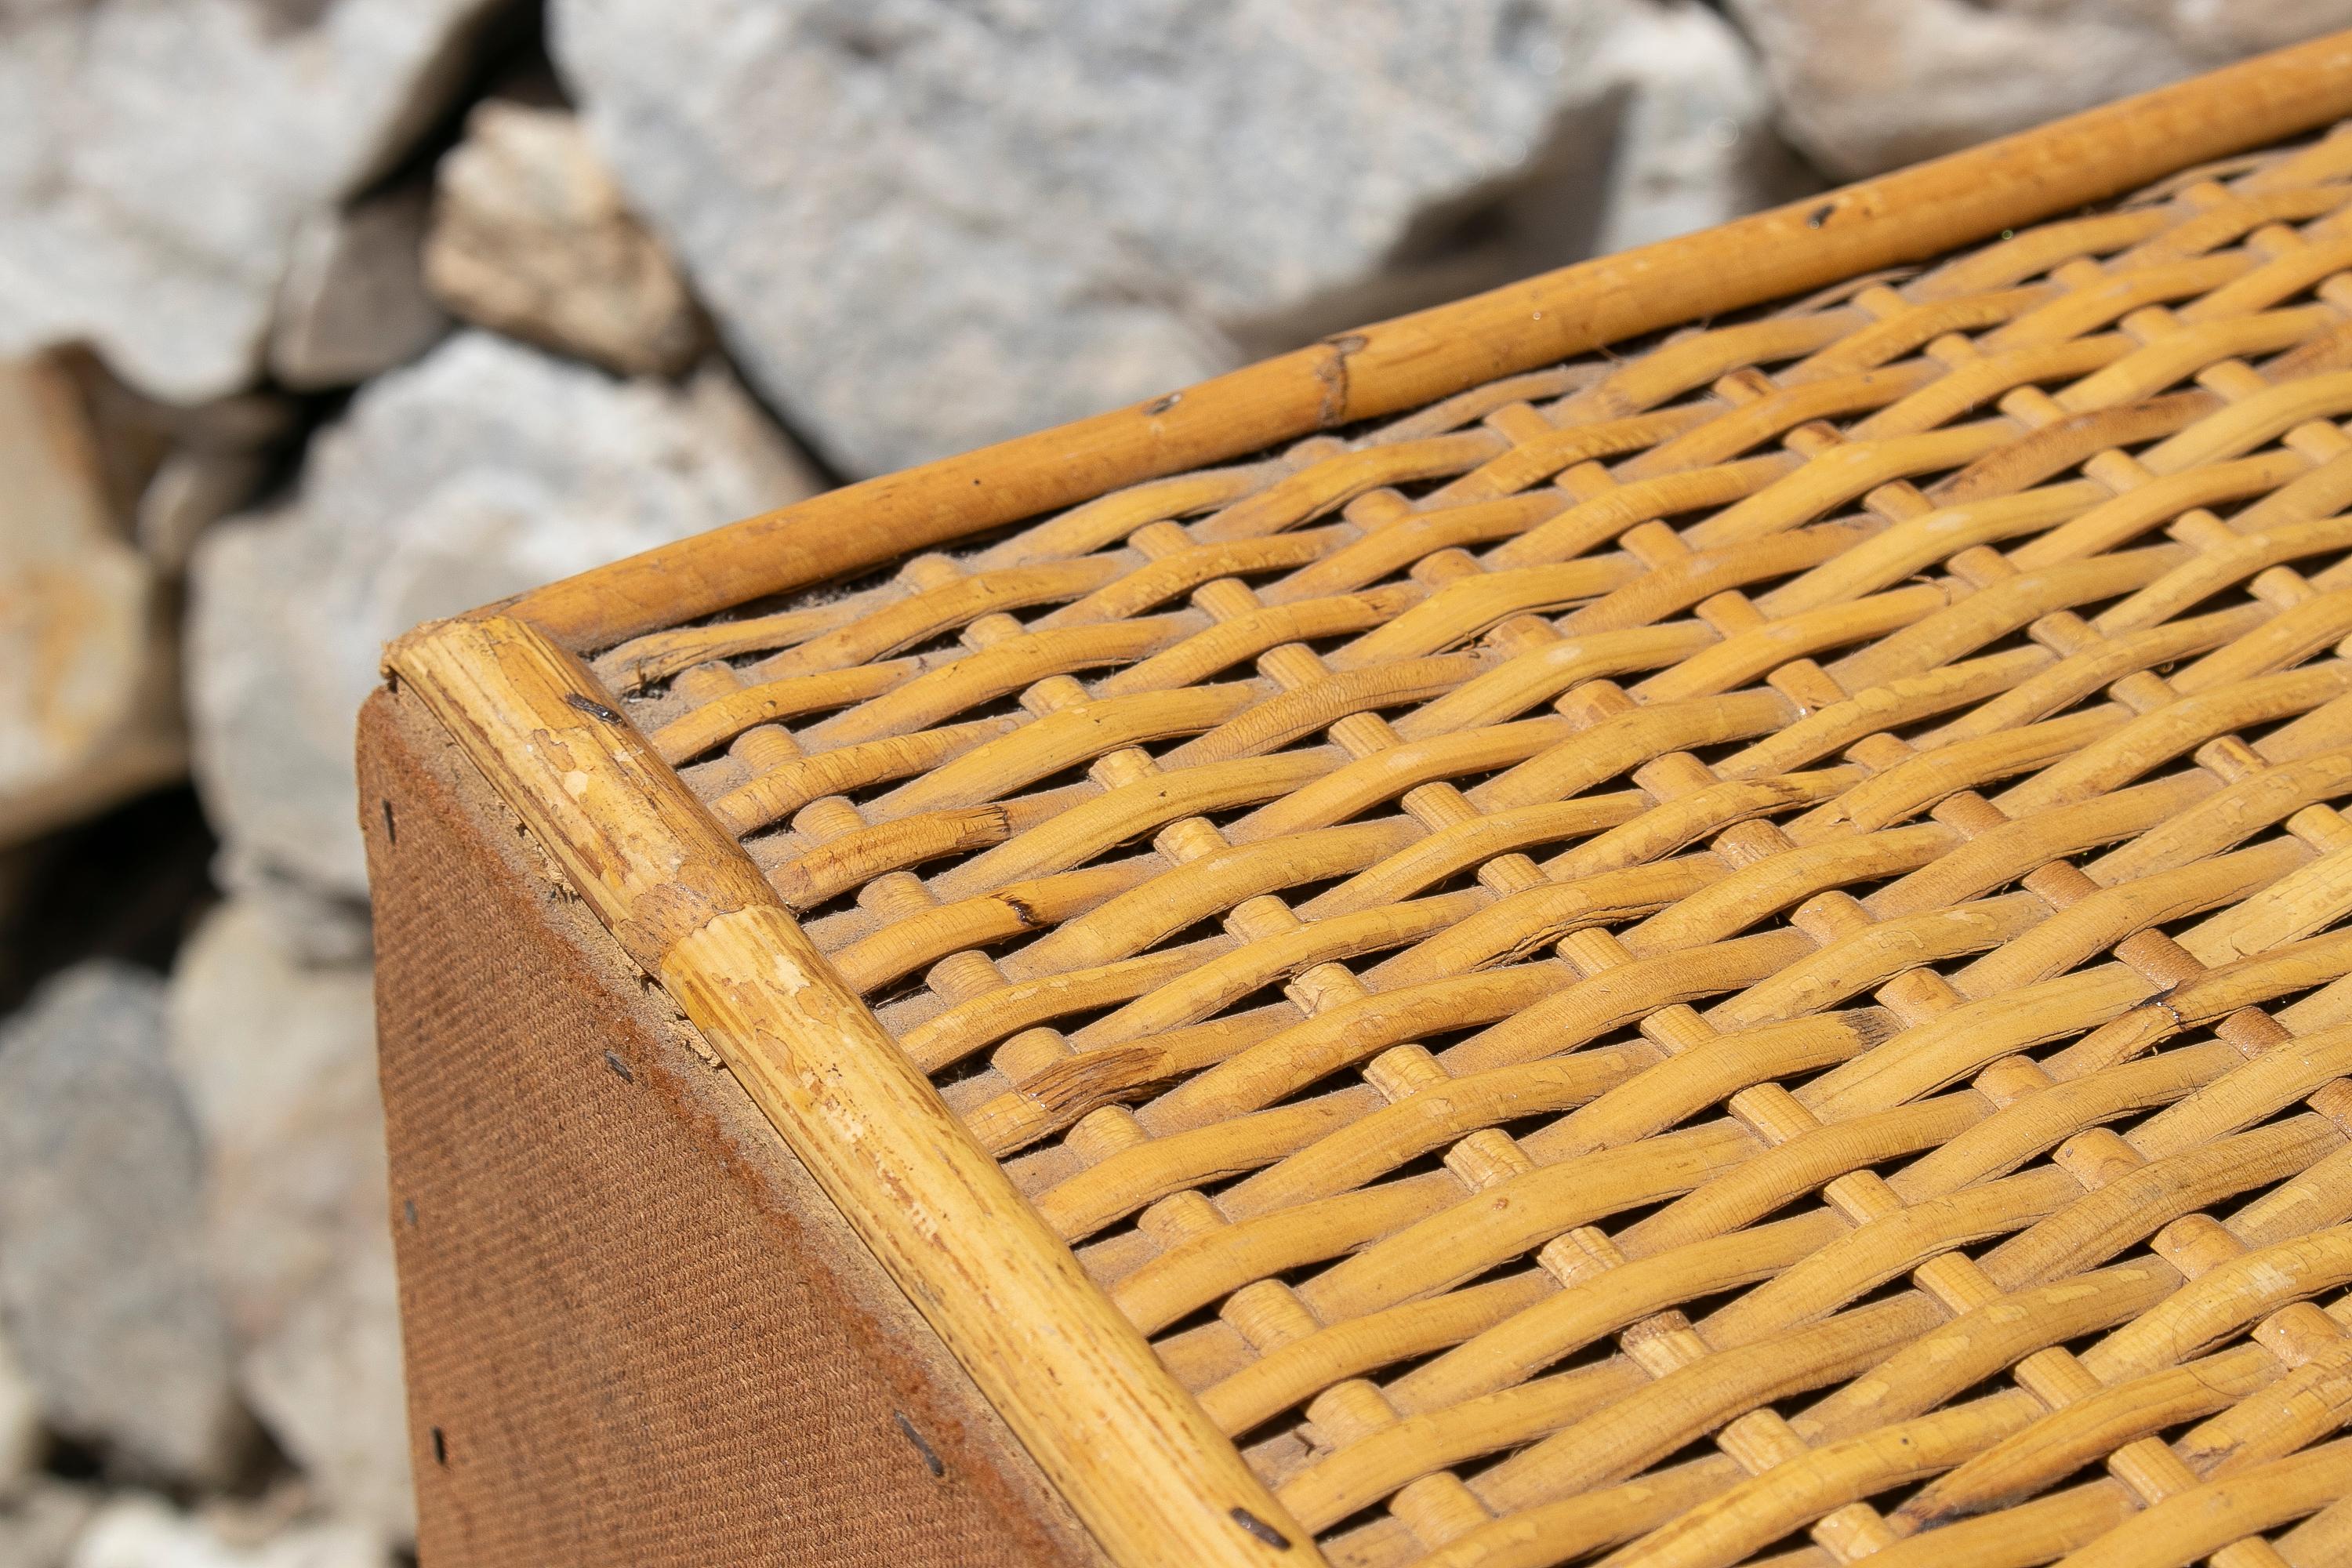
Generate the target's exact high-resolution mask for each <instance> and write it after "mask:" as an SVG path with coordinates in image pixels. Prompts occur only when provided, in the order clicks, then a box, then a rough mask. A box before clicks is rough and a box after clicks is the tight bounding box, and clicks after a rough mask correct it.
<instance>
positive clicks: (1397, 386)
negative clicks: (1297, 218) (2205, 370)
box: [488, 32, 2352, 653]
mask: <svg viewBox="0 0 2352 1568" xmlns="http://www.w3.org/2000/svg"><path fill="white" fill-rule="evenodd" d="M2347 114H2352V32H2346V33H2338V34H2335V35H2333V36H2331V37H2325V38H2320V39H2316V40H2315V41H2313V42H2311V43H2307V44H2302V45H2298V46H2296V47H2292V48H2287V49H2281V50H2278V51H2276V52H2274V53H2272V54H2268V55H2264V56H2261V57H2259V58H2255V59H2252V60H2248V61H2244V62H2242V63H2241V64H2239V65H2236V66H2232V67H2230V68H2225V69H2222V70H2219V71H2215V72H2212V73H2210V74H2209V75H2206V76H2201V77H2198V78H2195V79H2191V80H2189V81H2184V82H2180V83H2178V84H2176V85H2174V86H2171V87H2167V88H2161V89H2158V90H2156V91H2154V92H2149V93H2144V94H2141V95H2140V96H2138V97H2136V98H2130V99H2126V100H2123V101H2121V102H2118V103H2112V104H2108V105H2105V106H2104V107H2102V108H2098V109H2093V110H2086V111H2085V112H2084V113H2081V114H2076V115H2073V116H2070V117H2068V118H2066V119H2064V120H2059V121H2053V122H2052V123H2050V124H2048V125H2045V126H2042V127H2039V128H2037V129H2034V130H2031V131H2025V132H2019V133H2018V134H2016V135H2013V136H2009V137H2004V138H2002V139H2000V140H1999V141H1996V142H1987V143H1985V144H1984V145H1982V146H1980V147H1974V148H1970V149H1968V150H1966V151H1964V152H1959V153H1952V154H1950V155H1949V156H1948V157H1943V158H1938V159H1936V160H1934V161H1932V162H1929V163H1921V164H1917V165H1916V166H1914V167H1911V168H1907V169H1901V170H1897V171H1895V173H1893V174H1885V175H1882V176H1880V177H1879V178H1876V179H1873V180H1865V181H1862V182H1860V183H1858V184H1851V185H1847V186H1844V187H1843V188H1842V189H1839V190H1836V191H1832V192H1829V193H1827V194H1825V195H1818V196H1812V197H1809V198H1807V199H1805V200H1803V201H1801V202H1795V203H1791V204H1790V205H1786V206H1782V207H1778V208H1774V209H1772V210H1770V211H1767V212H1762V213H1757V214H1754V215H1752V216H1748V217H1744V218H1739V219H1737V220H1735V221H1733V222H1731V223H1727V224H1724V225H1722V226H1718V227H1716V228H1712V229H1707V230H1705V231H1704V232H1701V233H1698V234H1691V235H1685V236H1682V237H1677V238H1674V239H1667V240H1662V241H1659V242H1658V243H1656V244H1654V245H1646V246H1643V247H1638V248H1636V249H1633V250H1628V251H1623V252H1621V253H1619V254H1617V255H1613V256H1603V257H1596V258H1592V259H1591V260H1588V261H1580V262H1578V263H1576V264H1575V265H1573V266H1570V267H1563V268H1558V269H1557V270H1554V271H1551V272H1546V273H1541V274H1538V276H1536V277H1534V278H1530V279H1526V280H1524V281H1522V282H1518V283H1513V284H1509V285H1507V286H1506V287H1503V288H1500V289H1490V290H1488V291H1487V292H1486V293H1483V294H1475V295H1472V296H1470V297H1469V298H1467V299H1465V300H1456V301H1454V303H1452V304H1447V305H1440V306H1436V307H1433V308H1432V309H1429V310H1420V311H1416V312H1414V313H1412V314H1411V315H1405V316H1399V317H1396V318H1395V319H1393V320H1391V321H1383V322H1380V323H1378V324H1376V325H1372V326H1369V327H1364V328H1362V329H1360V330H1359V331H1354V332H1349V333H1344V334H1341V335H1339V336H1337V337H1332V338H1328V339H1325V340H1324V341H1323V342H1318V343H1314V344H1311V345H1309V346H1308V347H1306V348H1303V349H1298V350H1296V351H1294V352H1292V353H1286V354H1281V355H1278V356H1276V357H1275V358H1272V359H1267V360H1262V361H1260V362H1259V363H1255V364H1253V365H1249V366H1246V367H1245V368H1244V369H1241V370H1236V371H1234V372H1231V373H1229V374H1224V375H1221V376H1216V377H1213V378H1212V379H1210V380H1208V381H1204V382H1202V383H1200V384H1197V385H1194V386H1191V387H1187V388H1185V389H1184V390H1182V391H1181V392H1173V393H1170V394H1169V395H1166V396H1164V397H1160V398H1156V399H1154V400H1152V401H1151V402H1149V403H1145V404H1141V405H1133V406H1129V407H1127V408H1120V409H1114V410H1112V411H1111V412H1109V413H1107V414H1100V415H1097V416H1094V417H1092V418H1089V419H1080V420H1076V421H1074V422H1072V423H1070V424H1067V425H1063V426H1057V427H1055V428H1054V429H1050V430H1042V431H1039V432H1036V433H1035V434H1034V435H1028V436H1022V437H1015V438H1014V439H1013V440H1010V441H1004V442H1001V443H999V444H998V445H996V446H993V447H982V448H981V449H980V450H978V451H974V452H967V453H964V454H961V455H960V456H957V457H952V458H942V459H940V461H937V462H933V463H927V464H924V465H922V466H920V467H919V468H908V469H907V470H905V471H903V472H900V473H896V474H887V475H884V476H882V477H880V478H877V479H866V480H865V481H863V482H861V483H858V484H854V485H847V486H844V487H843V488H841V489H835V490H829V491H827V492H825V493H824V494H822V495H819V496H815V497H813V498H811V499H810V500H804V501H801V502H798V503H796V504H794V505H792V506H788V507H784V508H782V509H780V510H775V511H770V512H763V513H761V514H760V515H758V516H755V517H750V518H746V519H744V520H742V521H740V522H735V523H731V524H730V525H728V526H726V527H723V528H718V529H714V530H712V531H709V532H708V533H703V534H699V535H697V536H696V537H694V538H691V539H687V540H682V541H680V542H677V543H675V544H669V545H664V546H661V547H659V548H657V549H654V550H650V551H646V552H643V553H641V554H637V555H633V556H630V557H628V558H627V559H625V560H622V561H617V562H614V563H612V564H610V565H608V566H603V567H599V568H597V569H595V570H593V571H591V572H586V573H583V574H580V575H578V576H574V577H570V578H566V579H564V580H563V581H562V582H558V583H554V584H549V585H548V586H546V587H543V588H539V589H535V590H533V591H531V592H530V593H527V594H524V595H520V596H519V597H517V598H515V599H512V600H509V601H507V602H505V603H504V604H502V605H492V606H488V609H489V610H493V611H498V612H500V613H504V614H508V615H510V616H514V617H516V618H517V619H520V620H522V621H526V622H528V623H530V625H532V626H537V627H538V628H539V629H540V630H541V631H542V632H544V633H546V634H547V636H548V637H550V638H551V639H552V640H553V641H555V642H556V643H558V644H560V645H562V647H567V648H569V649H571V650H572V651H573V652H575V653H588V652H593V651H595V650H597V649H600V648H603V647H609V646H611V645H612V644H614V643H616V642H619V641H621V640H623V639H624V638H626V637H634V636H636V635H637V634H639V633H641V632H646V631H651V630H654V629H656V628H657V627H660V626H674V625H677V624H678V623H680V622H683V621H688V620H693V619H696V618H698V617H699V616H706V615H709V614H711V613H713V612H715V611H718V610H722V609H726V608H729V607H730V606H732V605H740V604H744V603H746V602H748V601H751V600H753V599H758V598H762V597H765V596H767V595H773V594H781V593H785V592H788V591H790V590H792V589H794V588H801V587H806V586H808V585H810V584H815V583H821V582H824V581H826V580H828V579H831V578H835V577H839V576H843V575H845V574H851V573H855V572H859V571H862V570H864V569H866V568H867V567H870V566H874V565H877V564H878V563H882V562H885V561H888V560H891V559H894V558H896V557H898V556H899V555H903V554H908V553H911V552H915V551H919V550H922V549H926V548H929V546H932V545H935V544H940V543H942V542H947V541H950V540H953V539H957V538H960V537H962V536H965V535H968V534H971V533H975V532H978V531H982V530H984V529H989V528H994V527H998V526H1000V525H1003V524H1005V523H1010V522H1017V521H1021V520H1022V519H1024V518H1030V517H1035V516H1038V515H1041V514H1043V513H1045V512H1049V511H1052V510H1056V509H1057V508H1060V507H1065V506H1069V505H1073V504H1075V503H1076V502H1078V501H1082V500H1091V499H1092V498H1094V497H1096V496H1098V495H1102V494H1104V493H1106V492H1108V491H1110V490H1114V489H1120V488H1122V487H1123V486H1127V485H1130V484H1134V483H1137V482H1139V481H1141V480H1144V479H1157V478H1160V477H1161V476H1163V475H1167V474H1172V473H1178V472H1181V471H1183V470H1185V469H1188V468H1202V467H1205V466H1207V465H1209V464H1213V463H1218V462H1223V461H1225V460H1227V459H1229V458H1237V457H1241V456H1244V455H1245V454H1248V453H1251V452H1256V451H1260V450H1263V449H1265V448H1267V447H1276V446H1279V445H1281V444H1282V443H1284V442H1286V441H1288V440H1291V439H1294V438H1296V437H1301V436H1307V435H1311V434H1313V433H1314V432H1316V431H1318V430H1328V429H1334V428H1337V427H1339V426H1346V425H1350V424H1353V423H1355V422H1357V421H1359V420H1362V419H1369V418H1374V417H1377V416H1381V415H1384V414H1393V413H1396V412H1399V411H1401V410H1403V409H1408V408H1413V407H1418V406H1420V405H1423V404H1426V403H1433V402H1435V401H1436V400H1437V399H1439V398H1441V397H1445V396H1448V395H1452V394H1454V393H1456V392H1460V391H1462V390H1463V389H1465V387H1470V386H1475V385H1477V384H1481V383H1484V382H1488V381H1493V380H1496V379H1497V378H1499V377H1502V376H1506V375H1509V374H1515V373H1517V372H1519V371H1523V370H1529V369H1532V368H1534V367H1536V366H1538V365H1544V364H1549V363H1555V362H1557V361H1559V360H1563V359H1566V358H1568V357H1570V355H1573V354H1578V353H1586V352H1588V351H1590V350H1592V349H1596V348H1600V347H1602V346H1603V345H1605V344H1609V343H1612V342H1622V341H1624V340H1626V339H1628V338H1633V337H1638V336H1640V335H1641V334H1643V333H1644V332H1649V331H1656V330H1658V329H1660V328H1663V327H1669V326H1676V325H1680V324H1681V323H1683V322H1685V321H1694V320H1697V319H1699V318H1701V317H1705V316H1709V315H1717V314H1720V313H1722V312H1724V311H1727V310H1738V309H1741V308H1744V307H1746V306H1749V305H1756V304H1761V303H1763V302H1764V301H1766V300H1777V299H1785V298H1788V297H1790V296H1793V295H1797V294H1801V293H1803V292H1804V291H1805V290H1807V289H1818V288H1822V287H1823V286H1825V285H1828V284H1831V283H1837V282H1843V281H1845V280H1848V279H1853V278H1855V277H1858V276H1860V275H1862V274H1865V273H1869V272H1873V271H1876V270H1879V269H1882V268H1891V267H1898V266H1902V265H1905V264H1907V263H1910V262H1915V261H1921V260H1924V259H1926V258H1929V257H1932V256H1936V255H1939V254H1941V253H1943V252H1945V251H1948V250H1951V249H1955V248H1957V247H1960V246H1963V245H1967V244H1969V243H1971V242H1973V241H1976V240H1979V239H1983V238H1985V237H1989V236H1991V235H1995V234H1998V233H2000V231H2001V230H2003V229H2005V228H2016V227H2021V226H2024V225H2026V224H2030V223H2033V222H2035V221H2038V220H2039V219H2042V218H2045V217H2050V216H2054V215H2057V214H2060V213H2063V212H2066V211H2069V210H2070V209H2072V208H2074V207H2078V206H2082V205H2085V204H2087V203H2091V202H2095V201H2100V200H2104V199H2105V198H2107V197H2110V196H2114V195H2121V194H2122V193H2124V192H2126V191H2130V190H2134V189H2137V187H2139V186H2141V185H2144V184H2148V183H2149V182H2151V181H2154V180H2157V179H2160V178H2162V177H2163V176H2165V175H2167V174H2172V173H2174V172H2176V171H2178V170H2180V169H2183V168H2186V167H2189V166H2190V165H2193V164H2196V163H2203V162H2206V161H2208V160H2211V159H2216V158H2222V157H2227V156H2229V155H2230V154H2231V153H2241V152H2243V151H2245V150H2247V149H2249V148H2252V147H2258V146H2263V145H2265V144H2267V143H2270V142H2277V141H2281V140H2284V139H2285V138H2287V137H2290V136H2294V135H2296V134H2298V133H2300V132H2305V131H2310V130H2314V129H2315V128H2317V127H2319V126H2322V125H2325V124H2327V123H2328V122H2330V121H2334V120H2337V119H2340V118H2342V117H2344V116H2346V115H2347Z"/></svg>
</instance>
